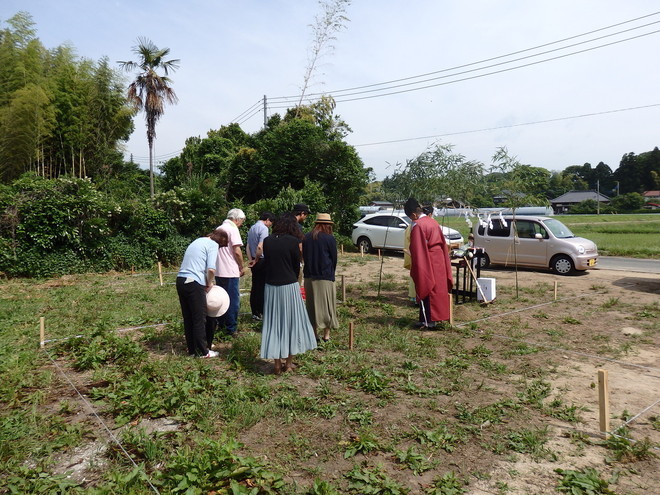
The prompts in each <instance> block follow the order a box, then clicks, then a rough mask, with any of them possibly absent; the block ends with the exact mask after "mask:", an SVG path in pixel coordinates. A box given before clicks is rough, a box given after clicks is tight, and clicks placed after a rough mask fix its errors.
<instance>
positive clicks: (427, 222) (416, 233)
mask: <svg viewBox="0 0 660 495" xmlns="http://www.w3.org/2000/svg"><path fill="white" fill-rule="evenodd" d="M410 256H411V258H412V267H411V268H410V276H411V277H412V279H413V280H414V282H415V290H416V292H417V299H418V300H420V301H421V300H423V299H426V298H427V297H428V298H429V304H430V306H431V314H430V315H427V317H428V319H429V320H430V321H444V320H448V319H449V293H450V291H451V288H452V285H453V279H452V276H451V262H450V261H449V252H448V251H447V243H446V241H445V236H444V235H442V230H441V227H440V225H438V222H436V221H435V220H434V219H433V218H431V217H428V216H424V217H422V218H420V219H419V220H417V221H416V222H415V224H414V225H413V228H412V230H411V232H410Z"/></svg>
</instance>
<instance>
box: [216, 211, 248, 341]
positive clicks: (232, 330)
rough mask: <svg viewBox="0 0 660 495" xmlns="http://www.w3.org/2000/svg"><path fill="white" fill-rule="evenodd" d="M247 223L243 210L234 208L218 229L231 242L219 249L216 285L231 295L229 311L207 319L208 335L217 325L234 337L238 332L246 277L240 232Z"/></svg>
mask: <svg viewBox="0 0 660 495" xmlns="http://www.w3.org/2000/svg"><path fill="white" fill-rule="evenodd" d="M243 222H245V213H243V210H241V209H238V208H233V209H231V210H229V211H228V212H227V219H226V220H225V221H224V222H223V223H222V225H220V226H219V227H218V229H220V230H223V231H225V232H226V233H227V237H228V239H229V242H228V243H227V245H226V246H225V247H220V248H219V249H218V266H217V270H216V277H215V283H216V284H217V285H219V286H220V287H222V288H223V289H225V290H226V291H227V294H229V309H228V310H227V312H226V313H225V314H224V315H223V316H220V317H219V318H208V319H207V333H208V332H209V329H210V328H213V329H215V326H216V324H217V325H219V326H220V327H221V328H225V329H226V331H227V333H228V334H229V335H230V336H231V337H234V336H236V332H237V331H238V311H239V309H240V306H241V294H240V292H239V283H240V280H241V277H242V276H243V275H245V267H244V266H243V251H242V250H241V246H243V240H242V239H241V233H240V231H239V230H238V229H239V227H240V226H241V225H243Z"/></svg>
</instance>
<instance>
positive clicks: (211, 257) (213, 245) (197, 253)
mask: <svg viewBox="0 0 660 495" xmlns="http://www.w3.org/2000/svg"><path fill="white" fill-rule="evenodd" d="M217 259H218V243H217V242H215V241H213V240H211V239H210V238H208V237H200V238H199V239H196V240H194V241H193V242H191V243H190V245H189V246H188V248H187V249H186V254H184V255H183V261H182V262H181V267H180V268H179V273H178V275H177V276H178V277H185V278H188V277H190V278H192V279H194V280H195V282H197V283H199V284H200V285H204V286H206V272H207V271H208V269H209V268H211V269H212V270H215V269H216V261H217Z"/></svg>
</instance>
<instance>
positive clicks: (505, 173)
mask: <svg viewBox="0 0 660 495" xmlns="http://www.w3.org/2000/svg"><path fill="white" fill-rule="evenodd" d="M493 171H494V172H497V173H499V174H501V175H500V177H501V179H500V180H499V181H498V183H497V185H496V191H495V192H496V193H498V194H499V195H501V196H503V197H504V198H505V199H504V203H503V206H507V207H509V208H511V209H512V210H514V212H515V210H516V208H520V207H521V206H541V205H547V204H548V201H547V199H546V198H545V190H547V184H548V181H549V178H550V172H548V171H547V170H545V169H539V168H537V167H530V166H529V165H523V164H522V163H520V162H519V161H518V159H517V158H516V157H515V156H511V155H509V152H508V150H507V149H506V148H505V147H502V148H499V149H498V150H497V151H496V152H495V154H494V155H493V161H492V167H491V172H493ZM544 185H545V186H544ZM541 187H544V189H543V190H541Z"/></svg>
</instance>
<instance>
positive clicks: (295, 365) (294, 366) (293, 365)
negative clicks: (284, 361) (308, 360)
mask: <svg viewBox="0 0 660 495" xmlns="http://www.w3.org/2000/svg"><path fill="white" fill-rule="evenodd" d="M297 368H298V365H297V364H294V363H291V366H286V365H285V366H283V367H282V371H283V372H284V373H286V372H287V371H295V370H296V369H297Z"/></svg>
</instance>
